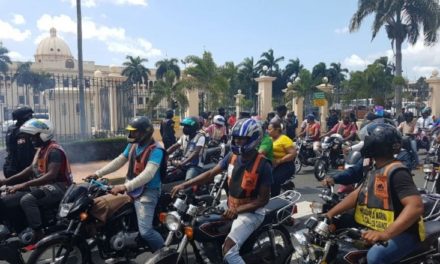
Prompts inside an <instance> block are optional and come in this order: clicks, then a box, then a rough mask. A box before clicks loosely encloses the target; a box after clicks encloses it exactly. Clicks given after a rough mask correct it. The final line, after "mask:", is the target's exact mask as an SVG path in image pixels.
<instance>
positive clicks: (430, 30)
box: [350, 0, 440, 113]
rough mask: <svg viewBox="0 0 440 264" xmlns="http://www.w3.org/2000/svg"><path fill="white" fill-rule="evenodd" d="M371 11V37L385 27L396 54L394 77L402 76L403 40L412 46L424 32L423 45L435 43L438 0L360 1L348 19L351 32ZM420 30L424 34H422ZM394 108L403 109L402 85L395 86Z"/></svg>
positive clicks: (438, 17) (437, 23) (438, 13)
mask: <svg viewBox="0 0 440 264" xmlns="http://www.w3.org/2000/svg"><path fill="white" fill-rule="evenodd" d="M370 14H374V16H375V17H374V21H373V27H372V39H374V38H375V37H376V35H377V33H378V32H379V31H380V29H381V28H382V27H383V26H384V27H385V30H386V32H387V35H388V38H389V39H390V40H391V45H392V47H393V49H394V51H395V56H396V76H397V77H401V76H402V43H403V42H404V41H405V40H408V42H409V44H411V45H414V44H415V43H416V42H417V40H418V39H419V37H420V35H421V34H423V40H424V43H425V45H433V44H434V43H436V42H437V39H438V33H437V29H438V28H439V26H440V23H439V22H440V7H439V4H438V1H437V0H359V1H358V10H357V11H356V13H355V14H354V15H353V17H352V19H351V22H350V32H354V31H356V30H358V29H359V28H360V26H361V23H362V21H363V20H364V19H365V18H366V17H367V16H368V15H370ZM421 32H423V33H421ZM395 99H396V108H397V109H396V111H397V112H398V113H400V110H401V108H402V86H401V85H397V86H396V89H395Z"/></svg>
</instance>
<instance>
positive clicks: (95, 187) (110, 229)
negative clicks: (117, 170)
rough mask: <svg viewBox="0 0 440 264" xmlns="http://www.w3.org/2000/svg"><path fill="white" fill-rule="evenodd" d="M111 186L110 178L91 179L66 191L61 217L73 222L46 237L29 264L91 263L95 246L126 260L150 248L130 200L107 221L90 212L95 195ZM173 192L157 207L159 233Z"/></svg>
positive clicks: (103, 255) (103, 254)
mask: <svg viewBox="0 0 440 264" xmlns="http://www.w3.org/2000/svg"><path fill="white" fill-rule="evenodd" d="M110 189H111V187H110V186H109V185H108V183H107V181H106V180H102V179H100V180H93V179H92V180H90V181H89V182H88V183H87V184H78V185H76V184H75V185H72V186H71V187H70V188H69V189H68V191H67V192H66V194H65V196H64V198H63V200H62V202H61V204H60V208H59V211H58V216H59V217H60V218H61V219H66V220H68V221H69V226H68V228H67V229H66V230H63V231H61V232H57V233H54V234H52V235H50V236H47V237H45V238H44V239H42V240H41V241H40V242H39V243H38V244H37V246H36V249H35V250H34V251H33V252H32V254H31V256H30V258H29V260H28V264H36V263H54V262H51V261H57V262H56V263H91V249H92V248H95V247H97V249H98V252H99V255H100V257H101V258H102V259H107V260H108V259H121V258H124V259H126V260H129V259H132V258H135V257H136V256H138V255H139V254H141V253H143V252H146V251H148V250H149V249H148V246H147V244H146V242H145V241H144V240H143V239H142V238H141V237H140V235H139V231H138V225H137V217H136V212H135V210H134V204H133V203H128V204H125V205H124V206H122V208H120V209H119V210H118V211H117V212H115V213H114V214H113V215H112V216H111V217H110V218H109V219H108V220H107V221H106V222H105V223H102V222H100V221H99V220H97V219H96V218H94V217H93V216H92V215H91V214H90V210H91V208H92V207H93V204H94V198H97V197H99V196H102V195H104V194H107V193H108V191H109V190H110ZM169 201H171V197H170V196H169V194H168V195H167V194H162V195H161V197H160V199H159V202H158V204H157V207H156V213H155V219H154V221H153V226H154V227H155V228H156V230H158V231H159V232H161V231H163V229H161V224H160V221H159V219H158V213H159V212H163V211H166V210H167V206H168V204H169Z"/></svg>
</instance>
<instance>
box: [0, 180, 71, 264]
mask: <svg viewBox="0 0 440 264" xmlns="http://www.w3.org/2000/svg"><path fill="white" fill-rule="evenodd" d="M0 193H1V196H3V195H6V193H7V187H6V186H2V187H1V188H0ZM40 210H41V211H42V213H41V216H42V223H43V232H44V233H45V234H52V233H54V232H57V231H60V230H63V229H65V228H66V226H67V225H66V224H65V222H62V221H57V219H56V213H57V207H54V206H49V207H46V206H42V207H41V208H40ZM33 241H35V233H34V231H33V230H32V229H31V228H25V229H24V230H22V231H21V232H20V233H18V234H17V233H15V232H13V231H11V228H10V227H8V225H0V260H4V261H6V262H8V263H12V264H24V263H25V261H24V259H23V257H22V255H21V254H22V252H27V251H31V250H33V249H34V247H35V245H33V244H32V243H33Z"/></svg>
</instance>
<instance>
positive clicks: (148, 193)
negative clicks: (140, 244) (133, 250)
mask: <svg viewBox="0 0 440 264" xmlns="http://www.w3.org/2000/svg"><path fill="white" fill-rule="evenodd" d="M159 197H160V189H158V188H157V189H146V190H145V192H144V193H143V194H142V195H141V196H140V197H138V198H137V199H136V200H135V201H134V207H135V209H136V216H137V221H138V227H139V233H140V235H141V237H142V238H143V239H144V240H145V241H146V242H147V244H148V246H149V247H150V249H151V251H152V252H154V251H156V250H158V249H160V248H162V247H163V243H164V240H163V238H162V236H161V235H160V234H159V233H158V232H157V231H156V230H154V228H153V218H154V210H155V208H156V205H157V202H158V200H159Z"/></svg>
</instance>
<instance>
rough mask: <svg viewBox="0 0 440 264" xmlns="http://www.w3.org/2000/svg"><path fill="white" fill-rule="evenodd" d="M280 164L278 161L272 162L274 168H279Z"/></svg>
mask: <svg viewBox="0 0 440 264" xmlns="http://www.w3.org/2000/svg"><path fill="white" fill-rule="evenodd" d="M279 164H280V160H278V159H273V160H272V166H273V167H274V168H275V167H276V166H278V165H279Z"/></svg>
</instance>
